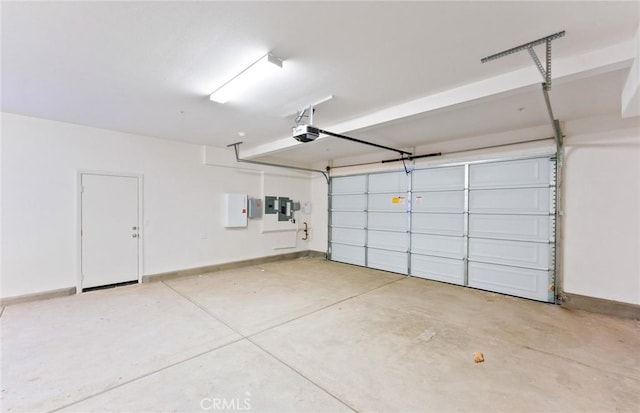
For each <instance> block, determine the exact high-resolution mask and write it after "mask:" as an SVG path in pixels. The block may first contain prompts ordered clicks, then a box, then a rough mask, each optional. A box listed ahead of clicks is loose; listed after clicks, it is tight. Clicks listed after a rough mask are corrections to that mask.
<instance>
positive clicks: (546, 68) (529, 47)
mask: <svg viewBox="0 0 640 413" xmlns="http://www.w3.org/2000/svg"><path fill="white" fill-rule="evenodd" d="M564 35H565V31H564V30H563V31H561V32H558V33H554V34H551V35H549V36H545V37H542V38H540V39H538V40H534V41H532V42H529V43H525V44H521V45H520V46H516V47H512V48H511V49H507V50H504V51H502V52H500V53H495V54H492V55H490V56H487V57H483V58H482V59H480V61H481V62H482V63H487V62H490V61H491V60H496V59H499V58H501V57H504V56H508V55H510V54H514V53H517V52H520V51H523V50H526V51H528V52H529V55H530V56H531V59H533V63H535V65H536V67H537V68H538V70H539V71H540V74H541V75H542V78H543V79H544V88H545V90H551V41H552V40H555V39H558V38H560V37H564ZM540 44H544V45H545V48H546V53H545V54H546V62H545V65H543V64H542V62H541V61H540V59H539V58H538V55H537V54H536V51H535V50H534V49H533V48H534V47H535V46H538V45H540Z"/></svg>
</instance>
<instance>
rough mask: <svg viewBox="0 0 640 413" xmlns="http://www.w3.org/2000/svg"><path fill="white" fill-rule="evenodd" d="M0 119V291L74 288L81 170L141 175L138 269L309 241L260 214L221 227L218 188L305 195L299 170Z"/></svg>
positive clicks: (249, 254)
mask: <svg viewBox="0 0 640 413" xmlns="http://www.w3.org/2000/svg"><path fill="white" fill-rule="evenodd" d="M0 119H1V121H2V125H1V128H2V129H1V130H2V141H1V146H2V149H1V151H2V152H1V156H2V158H1V159H2V168H1V172H2V175H1V180H2V187H1V189H2V198H1V200H2V204H1V205H2V210H1V221H2V227H1V228H2V229H1V233H2V256H1V259H2V263H1V266H0V269H1V277H2V278H1V283H0V287H1V290H2V291H1V296H2V297H13V296H19V295H23V294H30V293H37V292H43V291H50V290H55V289H60V288H67V287H74V286H76V279H77V258H78V236H77V234H78V228H77V216H78V215H77V214H78V208H77V196H78V194H77V181H76V180H77V173H78V171H79V170H91V171H106V172H123V173H139V174H142V175H143V176H144V225H143V236H144V274H145V275H146V274H155V273H161V272H167V271H173V270H180V269H187V268H194V267H199V266H205V265H210V264H217V263H223V262H231V261H237V260H242V259H248V258H254V257H261V256H267V255H274V254H281V253H285V252H293V251H299V250H307V249H308V245H307V242H304V241H301V240H300V239H299V238H298V239H296V237H300V234H296V232H295V231H285V232H265V233H263V225H262V221H261V220H249V227H248V228H247V229H224V228H223V227H222V218H221V207H222V196H221V194H222V193H224V192H240V193H247V194H249V195H250V196H254V197H262V196H263V195H264V194H265V193H267V194H268V195H270V194H272V193H274V194H275V195H282V196H289V197H292V198H295V199H296V200H308V199H309V198H310V185H309V179H308V177H307V176H305V175H299V174H297V175H296V174H295V173H294V174H291V175H287V174H286V173H283V172H282V171H280V170H278V171H273V170H271V171H269V172H267V173H266V174H265V173H263V172H260V171H256V170H255V168H248V169H245V168H238V167H235V165H236V163H235V158H234V155H233V152H232V151H230V150H221V149H211V148H209V150H208V151H207V152H208V159H210V160H211V159H212V158H213V159H217V160H218V161H219V163H220V165H223V166H212V165H205V164H204V163H203V148H202V147H200V146H197V145H189V144H184V143H178V142H172V141H167V140H161V139H156V138H150V137H145V136H139V135H131V134H125V133H119V132H112V131H107V130H102V129H95V128H88V127H83V126H77V125H72V124H68V123H61V122H53V121H48V120H43V119H37V118H29V117H24V116H18V115H13V114H6V113H2V115H1V118H0ZM303 220H305V221H307V222H310V221H311V217H310V216H306V217H304V216H299V220H298V222H301V221H303ZM310 224H311V222H310ZM311 226H312V227H313V225H311ZM294 245H297V246H296V247H294ZM278 247H280V248H281V249H275V248H278Z"/></svg>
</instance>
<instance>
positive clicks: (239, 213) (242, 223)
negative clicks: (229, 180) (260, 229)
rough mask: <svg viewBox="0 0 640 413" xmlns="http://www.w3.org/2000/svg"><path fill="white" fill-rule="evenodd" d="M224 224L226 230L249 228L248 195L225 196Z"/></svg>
mask: <svg viewBox="0 0 640 413" xmlns="http://www.w3.org/2000/svg"><path fill="white" fill-rule="evenodd" d="M223 200H224V208H223V220H224V221H223V222H224V227H225V228H242V227H246V226H247V195H246V194H223Z"/></svg>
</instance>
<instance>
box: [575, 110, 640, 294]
mask: <svg viewBox="0 0 640 413" xmlns="http://www.w3.org/2000/svg"><path fill="white" fill-rule="evenodd" d="M636 119H637V118H636ZM574 129H575V130H572V127H571V125H570V124H569V125H567V132H566V133H567V140H566V150H565V165H566V168H565V179H564V183H565V192H564V194H565V199H564V243H563V249H564V251H563V267H564V290H565V291H566V292H567V293H575V294H580V295H586V296H590V297H597V298H605V299H608V300H614V301H620V302H625V303H631V304H640V254H639V252H638V251H640V131H639V130H638V128H637V127H632V128H626V129H615V130H608V131H597V132H595V133H586V132H585V131H584V129H583V128H580V129H578V128H574ZM594 129H595V128H593V129H591V130H594Z"/></svg>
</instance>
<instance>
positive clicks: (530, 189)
mask: <svg viewBox="0 0 640 413" xmlns="http://www.w3.org/2000/svg"><path fill="white" fill-rule="evenodd" d="M554 171H555V165H554V163H553V162H552V161H550V160H549V159H548V158H537V159H525V160H517V161H504V162H490V163H482V164H475V165H470V166H469V250H468V251H469V268H468V271H469V273H468V285H469V286H471V287H476V288H482V289H485V290H491V291H497V292H502V293H506V294H512V295H517V296H520V297H526V298H531V299H535V300H542V301H553V299H554V293H555V291H554V277H553V274H554V273H553V264H554V263H553V261H554V244H553V241H554V218H553V217H554V213H555V206H554V198H555V196H554V190H555V186H554V182H553V179H554V176H555V173H554Z"/></svg>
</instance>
